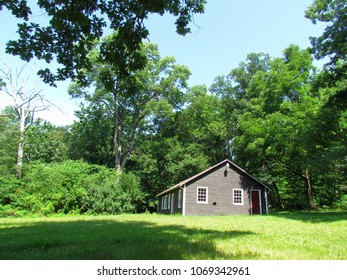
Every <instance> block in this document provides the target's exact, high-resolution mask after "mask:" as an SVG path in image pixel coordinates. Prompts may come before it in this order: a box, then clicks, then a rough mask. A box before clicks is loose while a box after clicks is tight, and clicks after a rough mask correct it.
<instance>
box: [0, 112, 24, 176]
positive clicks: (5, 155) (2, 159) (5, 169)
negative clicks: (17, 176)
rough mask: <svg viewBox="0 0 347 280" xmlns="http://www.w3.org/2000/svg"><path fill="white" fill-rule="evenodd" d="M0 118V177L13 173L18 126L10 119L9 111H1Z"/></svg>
mask: <svg viewBox="0 0 347 280" xmlns="http://www.w3.org/2000/svg"><path fill="white" fill-rule="evenodd" d="M1 115H2V116H0V176H5V175H7V174H12V173H13V172H14V171H15V166H16V158H17V148H18V144H16V143H18V139H19V135H18V126H17V124H16V123H15V122H13V119H12V118H11V117H10V115H11V114H10V111H8V110H3V111H2V112H1Z"/></svg>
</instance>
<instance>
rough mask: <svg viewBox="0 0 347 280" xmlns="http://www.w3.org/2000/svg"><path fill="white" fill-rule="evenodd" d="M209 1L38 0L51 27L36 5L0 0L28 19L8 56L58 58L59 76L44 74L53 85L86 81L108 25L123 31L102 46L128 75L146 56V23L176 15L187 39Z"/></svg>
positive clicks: (179, 30)
mask: <svg viewBox="0 0 347 280" xmlns="http://www.w3.org/2000/svg"><path fill="white" fill-rule="evenodd" d="M205 3H206V1H205V0H199V1H196V0H186V1H181V0H170V1H147V0H143V1H129V0H127V1H116V0H89V1H73V2H71V1H67V0H64V1H58V0H53V1H52V0H38V1H37V7H38V8H39V9H41V11H42V12H43V14H44V15H45V17H46V18H47V19H48V22H47V25H46V26H45V25H44V23H42V22H41V23H37V22H35V20H37V17H31V15H32V14H33V10H34V8H35V7H30V6H29V4H28V2H27V1H26V0H21V1H19V0H7V1H0V10H1V9H2V8H3V7H5V8H7V9H8V10H10V11H11V12H12V14H13V15H14V16H16V17H17V18H19V19H21V20H23V23H20V24H18V34H19V39H18V40H17V41H14V40H12V41H10V42H8V43H7V52H8V53H10V54H13V55H19V56H20V58H21V59H22V60H25V61H29V60H31V59H32V58H33V57H36V58H38V59H42V60H44V61H46V62H47V63H50V62H51V61H52V60H53V59H54V58H55V59H56V60H57V62H58V63H59V64H61V65H62V66H63V67H62V68H59V69H58V70H57V73H56V74H53V73H52V72H51V70H50V69H48V68H46V69H42V70H40V71H39V74H40V76H41V77H42V78H43V79H44V81H45V82H47V83H50V84H52V85H53V84H54V82H55V81H56V80H65V79H67V78H75V77H78V78H82V77H83V71H81V69H85V68H89V67H90V64H89V63H90V61H89V59H88V58H87V55H88V53H89V52H90V51H91V50H92V49H93V48H94V42H95V40H96V41H98V40H100V39H101V38H102V36H103V32H104V29H105V28H106V27H110V28H111V29H112V30H113V31H118V33H117V35H116V36H114V37H112V44H107V43H106V44H103V43H101V47H100V50H101V52H100V55H101V57H102V58H103V59H104V61H118V64H119V65H120V71H121V73H122V74H123V75H127V74H128V73H129V72H131V71H132V70H136V69H139V68H141V67H142V66H143V63H144V57H143V56H141V52H139V50H140V48H141V43H142V40H143V39H145V38H147V36H148V34H149V31H148V30H147V28H146V27H145V24H144V21H145V20H146V19H147V18H148V15H149V14H152V13H155V14H159V15H163V14H164V13H170V14H172V15H174V16H175V17H177V20H176V23H175V24H176V30H177V33H178V34H181V35H185V34H187V33H188V32H190V28H189V27H188V25H189V22H190V21H191V20H192V17H193V14H195V13H203V12H204V6H205ZM129 58H132V59H130V60H129Z"/></svg>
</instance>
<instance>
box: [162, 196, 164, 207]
mask: <svg viewBox="0 0 347 280" xmlns="http://www.w3.org/2000/svg"><path fill="white" fill-rule="evenodd" d="M163 209H164V197H163V196H162V197H161V210H163Z"/></svg>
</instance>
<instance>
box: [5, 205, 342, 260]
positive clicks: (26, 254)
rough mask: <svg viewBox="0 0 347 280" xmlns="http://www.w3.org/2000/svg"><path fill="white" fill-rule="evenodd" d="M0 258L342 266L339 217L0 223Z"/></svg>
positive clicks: (120, 218)
mask: <svg viewBox="0 0 347 280" xmlns="http://www.w3.org/2000/svg"><path fill="white" fill-rule="evenodd" d="M0 259H3V260H4V259H33V260H37V259H40V260H41V259H42V260H44V259H50V260H56V259H67V260H71V259H77V260H85V259H127V260H135V259H140V260H146V259H147V260H148V259H150V260H153V259H162V260H168V259H175V260H182V259H188V260H196V259H213V260H218V259H240V260H245V259H247V260H248V259H262V260H266V259H270V260H278V259H280V260H290V259H294V260H300V259H306V260H318V259H323V260H328V259H344V260H346V259H347V211H339V212H323V213H320V212H316V213H304V212H303V213H298V212H295V213H290V212H286V213H285V212H283V213H277V214H272V215H267V216H265V215H264V216H218V217H182V216H165V215H156V214H152V215H151V214H139V215H120V216H99V217H90V216H78V217H63V218H62V217H55V218H16V219H9V218H5V219H0Z"/></svg>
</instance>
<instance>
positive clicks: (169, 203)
mask: <svg viewBox="0 0 347 280" xmlns="http://www.w3.org/2000/svg"><path fill="white" fill-rule="evenodd" d="M170 207H171V194H169V195H168V202H167V209H170Z"/></svg>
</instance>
